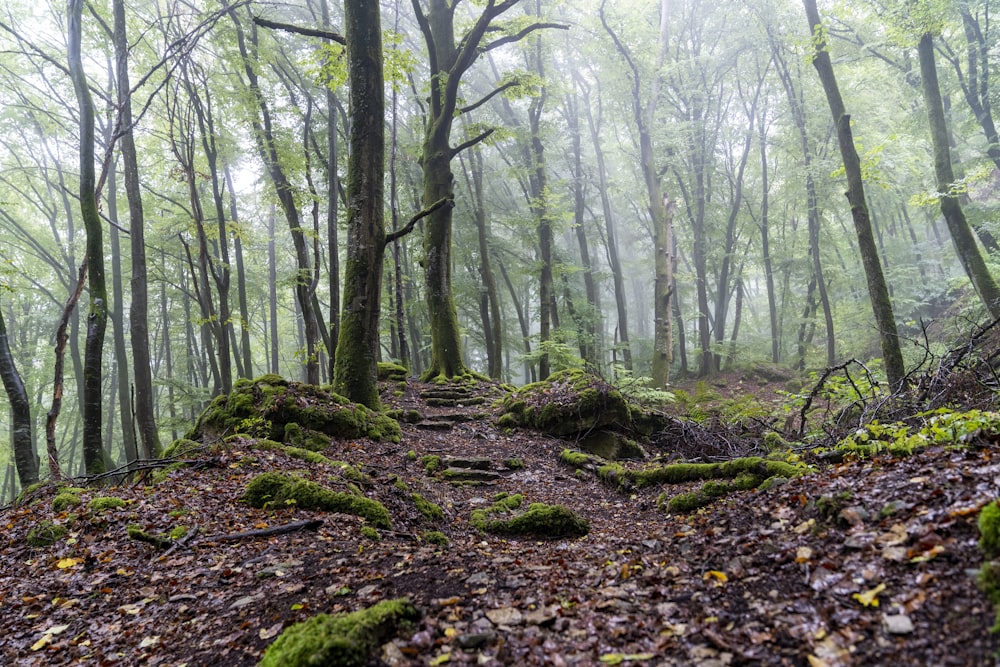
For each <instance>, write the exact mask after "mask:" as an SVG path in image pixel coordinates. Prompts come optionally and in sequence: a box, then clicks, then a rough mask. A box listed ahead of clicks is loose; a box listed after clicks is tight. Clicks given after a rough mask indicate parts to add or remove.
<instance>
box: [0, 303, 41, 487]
mask: <svg viewBox="0 0 1000 667" xmlns="http://www.w3.org/2000/svg"><path fill="white" fill-rule="evenodd" d="M0 379H3V388H4V390H5V391H6V392H7V399H8V400H9V401H10V416H11V425H12V432H13V438H12V440H13V443H12V444H13V449H14V465H15V466H16V467H17V478H18V480H19V481H20V482H21V488H24V487H26V486H28V485H30V484H34V483H35V482H37V481H38V454H36V453H35V438H34V436H33V435H32V432H31V402H30V401H29V400H28V392H27V391H26V390H25V388H24V382H23V381H22V380H21V374H20V373H19V372H18V370H17V365H16V364H15V363H14V355H12V354H11V352H10V340H9V338H8V336H7V325H6V323H5V322H4V319H3V310H2V309H0Z"/></svg>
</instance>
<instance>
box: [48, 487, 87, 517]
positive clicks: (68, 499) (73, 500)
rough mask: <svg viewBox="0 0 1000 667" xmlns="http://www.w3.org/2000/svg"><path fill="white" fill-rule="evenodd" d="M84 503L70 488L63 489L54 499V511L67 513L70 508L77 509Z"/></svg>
mask: <svg viewBox="0 0 1000 667" xmlns="http://www.w3.org/2000/svg"><path fill="white" fill-rule="evenodd" d="M82 502H83V501H82V500H80V496H78V495H77V494H76V493H72V492H71V491H70V490H69V489H68V488H67V489H63V490H61V491H60V492H59V493H58V494H56V497H55V498H53V499H52V511H54V512H65V511H66V510H68V509H69V508H70V507H76V506H77V505H79V504H80V503H82Z"/></svg>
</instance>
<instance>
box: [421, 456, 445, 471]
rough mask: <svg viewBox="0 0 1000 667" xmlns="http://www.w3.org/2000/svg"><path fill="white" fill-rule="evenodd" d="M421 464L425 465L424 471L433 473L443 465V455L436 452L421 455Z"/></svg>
mask: <svg viewBox="0 0 1000 667" xmlns="http://www.w3.org/2000/svg"><path fill="white" fill-rule="evenodd" d="M420 465H422V466H423V467H424V472H426V473H427V474H428V475H433V474H434V473H435V472H437V471H438V468H440V467H441V457H440V456H437V455H435V454H427V455H426V456H423V457H421V459H420Z"/></svg>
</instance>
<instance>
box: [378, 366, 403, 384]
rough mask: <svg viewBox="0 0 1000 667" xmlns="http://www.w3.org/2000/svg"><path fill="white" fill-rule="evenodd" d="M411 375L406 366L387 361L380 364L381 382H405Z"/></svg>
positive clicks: (379, 374) (379, 377) (379, 376)
mask: <svg viewBox="0 0 1000 667" xmlns="http://www.w3.org/2000/svg"><path fill="white" fill-rule="evenodd" d="M409 374H410V372H409V371H408V370H406V366H401V365H399V364H393V363H389V362H387V361H380V362H378V379H379V381H381V382H405V381H406V377H407V376H408V375H409Z"/></svg>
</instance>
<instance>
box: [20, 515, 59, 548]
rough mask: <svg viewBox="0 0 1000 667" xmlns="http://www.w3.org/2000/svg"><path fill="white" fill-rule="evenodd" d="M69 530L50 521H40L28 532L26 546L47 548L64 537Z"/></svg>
mask: <svg viewBox="0 0 1000 667" xmlns="http://www.w3.org/2000/svg"><path fill="white" fill-rule="evenodd" d="M68 532H69V529H67V528H66V526H61V525H59V524H56V523H52V522H51V521H40V522H39V523H38V524H37V525H36V526H35V527H34V528H32V529H31V530H29V531H28V538H27V541H28V546H32V547H47V546H49V545H52V544H55V543H56V542H58V541H59V540H61V539H62V538H64V537H66V534H67V533H68Z"/></svg>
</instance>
